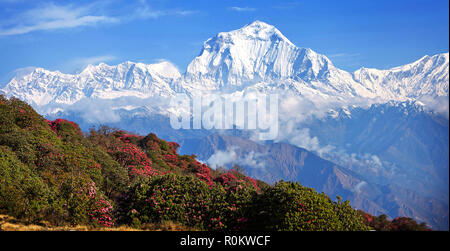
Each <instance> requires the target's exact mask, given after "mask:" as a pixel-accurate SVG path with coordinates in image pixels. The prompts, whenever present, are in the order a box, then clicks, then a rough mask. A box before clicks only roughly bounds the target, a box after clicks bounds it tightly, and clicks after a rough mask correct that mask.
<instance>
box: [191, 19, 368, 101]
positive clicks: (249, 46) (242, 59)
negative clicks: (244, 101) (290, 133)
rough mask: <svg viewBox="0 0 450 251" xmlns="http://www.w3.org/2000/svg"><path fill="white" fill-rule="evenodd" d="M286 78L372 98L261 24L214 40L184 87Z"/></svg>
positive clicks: (314, 55) (310, 53) (317, 57)
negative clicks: (324, 85) (323, 83)
mask: <svg viewBox="0 0 450 251" xmlns="http://www.w3.org/2000/svg"><path fill="white" fill-rule="evenodd" d="M286 79H291V80H294V81H296V82H302V83H305V82H309V84H310V85H312V86H313V87H318V86H319V85H318V84H317V83H316V82H325V83H327V84H328V85H329V87H330V88H334V89H337V90H340V91H348V92H350V93H352V92H356V94H359V95H368V94H369V93H368V92H367V90H365V88H364V87H362V86H361V85H360V84H359V83H356V82H355V81H353V78H352V75H351V74H350V73H348V72H345V71H342V70H340V69H337V68H336V67H335V66H334V65H333V63H332V62H331V61H330V60H329V59H328V58H327V57H326V56H324V55H320V54H318V53H316V52H314V51H313V50H311V49H308V48H300V47H297V46H295V45H294V44H293V43H292V42H290V41H289V40H288V39H287V38H286V37H285V36H284V35H283V34H281V32H280V31H279V30H277V29H276V28H275V27H274V26H271V25H268V24H266V23H264V22H260V21H255V22H253V23H251V24H249V25H247V26H245V27H243V28H241V29H238V30H234V31H231V32H221V33H219V34H217V35H216V36H215V37H213V38H210V39H208V40H207V41H206V42H205V43H204V45H203V49H202V51H201V53H200V55H199V56H198V57H196V58H195V59H194V60H193V61H192V62H191V63H190V64H189V66H188V68H187V71H186V74H185V79H184V80H185V82H184V83H183V84H184V87H185V88H186V89H189V90H193V89H197V90H198V89H199V88H200V89H209V90H210V89H213V90H215V89H218V88H221V87H223V86H227V85H231V86H242V85H249V84H254V83H258V82H266V83H272V82H280V81H285V80H286ZM350 85H351V86H352V87H353V88H349V86H350Z"/></svg>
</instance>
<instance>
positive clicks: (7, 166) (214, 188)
mask: <svg viewBox="0 0 450 251" xmlns="http://www.w3.org/2000/svg"><path fill="white" fill-rule="evenodd" d="M179 147H180V145H179V144H177V143H176V142H167V141H165V140H163V139H160V138H158V137H157V136H156V135H155V134H152V133H150V134H148V135H146V136H141V135H135V134H132V133H129V132H125V131H122V130H116V129H112V128H108V127H105V126H102V127H99V128H97V129H92V130H91V131H90V132H89V133H83V132H82V131H81V130H80V128H79V126H78V125H77V124H76V123H74V122H71V121H68V120H65V119H56V120H46V119H44V118H43V117H42V116H41V115H39V114H37V113H36V112H35V111H34V110H33V109H32V108H31V107H30V106H29V105H27V104H26V103H24V102H22V101H20V100H18V99H15V98H11V99H7V98H5V97H3V96H2V95H0V213H5V214H9V215H12V216H14V217H17V218H19V219H21V220H22V219H23V220H26V221H28V222H39V221H42V220H45V221H47V222H50V223H51V224H54V225H79V224H85V225H90V226H93V227H106V228H108V227H112V226H117V225H121V224H124V225H128V226H134V227H143V226H145V225H146V224H153V223H161V222H166V221H172V222H176V223H179V224H182V225H183V226H188V227H193V228H195V229H200V230H255V229H256V230H274V229H276V230H367V229H369V226H370V227H373V228H375V229H380V230H405V229H415V230H423V229H424V228H425V229H426V226H424V225H420V226H419V225H418V224H417V223H416V222H414V221H412V220H411V219H409V218H399V219H394V220H393V221H392V222H389V223H386V224H385V222H384V221H382V220H380V219H378V218H375V217H373V216H370V217H369V216H368V215H362V214H359V213H358V212H356V211H355V210H353V209H352V208H351V207H350V206H349V205H348V202H340V201H339V202H337V203H336V202H333V201H332V200H331V199H330V198H328V197H327V196H325V195H323V194H318V193H316V192H315V191H314V190H312V189H309V188H305V187H302V186H300V185H299V184H295V183H287V182H280V183H278V184H276V185H274V186H269V185H268V184H265V183H263V182H261V181H257V180H254V179H252V178H251V177H248V176H246V175H244V174H242V173H240V172H239V171H238V169H233V170H214V169H211V168H210V167H209V166H208V165H206V164H204V163H201V162H199V161H198V160H196V157H195V155H180V154H178V153H177V150H178V148H179ZM380 217H381V216H380ZM380 222H381V223H380ZM385 226H386V227H385Z"/></svg>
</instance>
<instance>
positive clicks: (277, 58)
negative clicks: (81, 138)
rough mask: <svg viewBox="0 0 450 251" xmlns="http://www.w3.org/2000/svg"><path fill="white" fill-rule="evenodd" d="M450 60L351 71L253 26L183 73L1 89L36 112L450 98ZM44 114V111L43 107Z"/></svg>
mask: <svg viewBox="0 0 450 251" xmlns="http://www.w3.org/2000/svg"><path fill="white" fill-rule="evenodd" d="M448 63H449V54H448V53H444V54H439V55H435V56H432V57H429V56H425V57H423V58H422V59H420V60H418V61H416V62H414V63H411V64H408V65H404V66H400V67H396V68H392V69H389V70H377V69H367V68H362V69H360V70H357V71H355V72H354V73H349V72H346V71H344V70H341V69H338V68H337V67H335V66H334V65H333V63H332V62H331V61H330V60H329V59H328V58H327V57H326V56H324V55H321V54H318V53H316V52H314V51H313V50H311V49H308V48H301V47H297V46H296V45H294V44H293V43H292V42H290V41H289V40H288V39H287V38H286V37H285V36H284V35H283V34H282V33H281V32H280V31H279V30H278V29H276V28H275V27H274V26H271V25H269V24H266V23H264V22H261V21H255V22H253V23H251V24H249V25H246V26H245V27H243V28H241V29H238V30H234V31H230V32H221V33H219V34H217V35H216V36H214V37H213V38H210V39H208V40H207V41H206V42H205V43H204V45H203V48H202V51H201V53H200V55H199V56H198V57H196V58H195V59H194V60H193V61H192V62H191V63H190V64H189V66H188V68H187V70H186V72H185V73H184V74H180V72H179V71H178V70H177V68H176V67H175V66H174V65H172V64H171V63H169V62H167V61H164V62H160V63H157V64H149V65H147V64H142V63H133V62H125V63H122V64H119V65H116V66H109V65H106V64H104V63H101V64H99V65H97V66H93V65H89V66H88V67H86V68H85V69H84V70H83V71H82V72H81V73H79V74H64V73H61V72H58V71H48V70H45V69H42V68H35V69H34V71H31V72H29V73H28V74H20V75H17V76H16V77H14V78H13V79H12V80H11V81H10V82H9V83H8V84H7V85H6V86H5V87H4V88H3V89H2V90H1V92H3V93H5V94H6V95H8V96H16V97H18V98H20V99H22V100H24V101H26V102H28V103H31V104H33V105H34V106H35V108H39V107H41V106H44V105H52V104H54V105H56V106H57V105H58V104H74V103H76V102H77V101H79V100H81V99H83V98H96V99H114V98H119V97H127V96H128V97H139V98H146V97H152V96H159V97H170V96H172V95H173V94H174V93H175V92H187V93H190V94H195V93H198V92H201V93H205V92H206V93H208V92H211V91H226V92H233V91H236V90H243V89H245V88H250V89H256V90H258V91H261V92H267V91H269V90H271V91H273V90H275V91H279V90H282V91H284V90H288V91H290V92H291V93H293V94H295V95H299V96H302V97H303V98H306V99H310V100H313V99H314V98H315V97H318V96H321V97H323V98H324V99H328V100H335V99H338V100H348V99H349V98H353V97H358V98H363V99H379V100H381V101H388V100H405V99H407V98H421V97H422V96H432V97H436V96H448V80H449V79H448ZM38 110H39V109H38Z"/></svg>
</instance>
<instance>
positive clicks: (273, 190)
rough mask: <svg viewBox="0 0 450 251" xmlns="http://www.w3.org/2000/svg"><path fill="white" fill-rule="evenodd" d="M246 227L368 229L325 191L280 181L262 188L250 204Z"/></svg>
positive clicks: (351, 211) (329, 229) (350, 210)
mask: <svg viewBox="0 0 450 251" xmlns="http://www.w3.org/2000/svg"><path fill="white" fill-rule="evenodd" d="M252 211H253V215H252V216H251V217H250V222H249V225H248V228H249V229H259V230H261V229H265V230H278V231H311V230H315V231H317V230H319V231H323V230H327V231H347V230H368V227H367V226H366V225H365V224H364V222H363V219H362V217H359V215H358V214H357V212H355V211H354V210H353V209H352V208H351V207H350V206H349V205H348V203H347V202H345V203H342V204H341V203H335V202H333V201H332V200H331V199H330V198H329V197H328V196H326V195H325V194H319V193H317V192H315V191H314V189H311V188H306V187H303V186H301V185H300V184H299V183H298V182H297V183H293V182H284V181H280V182H278V183H277V184H275V185H274V186H273V187H268V188H266V189H264V190H263V192H262V194H261V195H260V196H258V197H257V198H256V199H255V202H254V203H253V205H252Z"/></svg>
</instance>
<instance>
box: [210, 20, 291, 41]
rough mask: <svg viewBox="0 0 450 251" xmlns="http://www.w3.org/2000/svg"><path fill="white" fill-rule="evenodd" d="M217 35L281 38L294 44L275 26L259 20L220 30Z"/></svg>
mask: <svg viewBox="0 0 450 251" xmlns="http://www.w3.org/2000/svg"><path fill="white" fill-rule="evenodd" d="M218 37H241V38H245V39H255V40H266V41H276V40H282V41H285V42H287V43H289V44H290V45H292V46H295V45H294V44H293V43H291V42H290V41H289V40H288V39H287V38H286V37H285V36H284V35H283V34H282V33H281V32H280V31H279V30H278V29H277V28H276V27H275V26H273V25H270V24H268V23H265V22H262V21H259V20H256V21H254V22H252V23H250V24H247V25H245V26H244V27H242V28H240V29H238V30H234V31H230V32H221V33H219V34H218Z"/></svg>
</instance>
